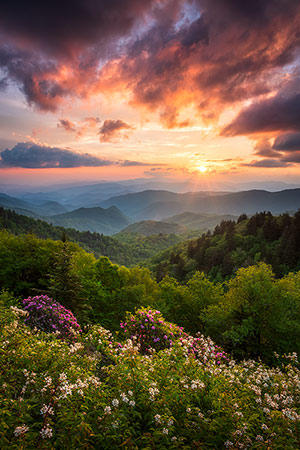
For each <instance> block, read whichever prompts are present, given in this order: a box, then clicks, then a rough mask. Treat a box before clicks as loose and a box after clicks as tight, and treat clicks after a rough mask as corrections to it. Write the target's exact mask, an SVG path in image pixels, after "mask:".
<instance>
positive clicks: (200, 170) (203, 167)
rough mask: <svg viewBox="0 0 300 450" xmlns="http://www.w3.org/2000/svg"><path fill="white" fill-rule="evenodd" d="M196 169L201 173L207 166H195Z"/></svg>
mask: <svg viewBox="0 0 300 450" xmlns="http://www.w3.org/2000/svg"><path fill="white" fill-rule="evenodd" d="M196 169H197V170H199V172H201V173H205V172H207V167H205V166H197V167H196Z"/></svg>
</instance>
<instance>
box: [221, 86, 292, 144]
mask: <svg viewBox="0 0 300 450" xmlns="http://www.w3.org/2000/svg"><path fill="white" fill-rule="evenodd" d="M280 130H300V93H295V94H294V95H290V96H285V95H281V94H280V93H279V94H278V95H276V96H275V97H272V98H268V99H266V100H262V101H260V102H257V103H254V104H253V105H251V106H249V107H248V108H246V109H244V110H242V111H241V112H240V113H239V114H238V116H237V117H236V118H235V119H234V120H233V122H231V124H229V125H227V126H226V127H225V128H224V129H223V131H222V134H223V135H224V136H236V135H241V134H251V133H261V132H270V131H280Z"/></svg>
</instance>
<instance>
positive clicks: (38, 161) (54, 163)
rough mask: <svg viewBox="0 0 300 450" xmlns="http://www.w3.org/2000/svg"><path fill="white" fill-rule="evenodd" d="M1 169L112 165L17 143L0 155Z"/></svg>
mask: <svg viewBox="0 0 300 450" xmlns="http://www.w3.org/2000/svg"><path fill="white" fill-rule="evenodd" d="M0 157H1V159H0V165H1V166H2V167H24V168H27V169H41V168H44V169H45V168H47V169H48V168H59V167H60V168H61V167H63V168H67V167H81V166H86V167H97V166H108V165H111V164H113V162H112V161H107V160H102V159H100V158H97V157H96V156H92V155H89V154H88V153H75V152H73V151H71V150H65V149H61V148H56V147H46V146H41V145H36V144H32V143H28V142H27V143H19V144H17V145H15V147H13V148H12V149H11V150H9V149H6V150H4V151H2V152H1V153H0Z"/></svg>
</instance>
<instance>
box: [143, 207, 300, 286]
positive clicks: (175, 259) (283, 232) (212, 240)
mask: <svg viewBox="0 0 300 450" xmlns="http://www.w3.org/2000/svg"><path fill="white" fill-rule="evenodd" d="M260 261H263V262H265V263H267V264H270V265H271V266H272V268H273V271H274V273H275V274H276V276H283V275H285V274H287V273H288V272H289V271H291V270H292V271H296V270H299V269H300V212H297V213H296V214H295V215H294V216H290V215H288V214H281V215H280V216H273V215H272V214H271V213H270V212H261V213H257V214H255V215H253V216H252V217H250V218H248V217H247V216H246V215H245V214H242V215H241V216H240V217H239V218H238V220H237V221H236V222H235V221H233V220H229V221H222V222H221V223H220V224H219V225H217V226H216V228H215V230H214V232H213V233H211V232H210V231H208V232H207V233H205V234H202V236H201V237H199V238H198V239H193V240H190V241H187V242H185V243H183V244H181V245H179V246H178V247H177V248H175V249H172V250H171V251H166V252H164V253H162V254H161V255H159V256H157V257H154V258H153V259H152V260H151V261H150V263H149V267H150V268H151V269H152V270H153V271H154V272H155V273H156V276H157V279H158V280H161V279H163V277H164V276H166V275H170V276H172V277H175V278H176V279H178V280H179V281H184V280H188V279H189V278H190V277H191V276H192V275H193V274H194V273H195V272H196V271H203V272H205V273H206V274H207V275H208V276H209V278H210V279H212V280H214V281H220V282H221V281H224V280H226V279H229V278H230V277H232V275H233V274H234V273H235V272H236V271H237V269H238V268H240V267H248V266H251V265H253V264H256V263H257V262H260Z"/></svg>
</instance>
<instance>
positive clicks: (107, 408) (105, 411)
mask: <svg viewBox="0 0 300 450" xmlns="http://www.w3.org/2000/svg"><path fill="white" fill-rule="evenodd" d="M104 414H111V407H110V406H105V408H104Z"/></svg>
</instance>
